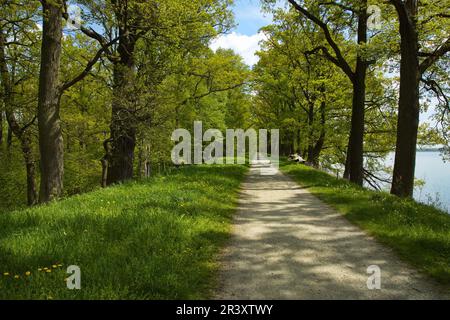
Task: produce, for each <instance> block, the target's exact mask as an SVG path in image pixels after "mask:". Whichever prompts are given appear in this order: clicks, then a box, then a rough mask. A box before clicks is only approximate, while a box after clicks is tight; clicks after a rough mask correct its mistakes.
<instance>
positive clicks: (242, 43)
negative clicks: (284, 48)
mask: <svg viewBox="0 0 450 320" xmlns="http://www.w3.org/2000/svg"><path fill="white" fill-rule="evenodd" d="M233 12H234V15H235V22H236V28H234V29H233V30H232V31H231V33H229V34H226V35H222V36H220V37H219V38H218V39H215V40H214V41H212V43H211V48H212V49H214V50H216V49H217V48H224V49H233V50H234V51H235V52H236V53H238V54H240V55H241V56H242V57H243V59H244V62H245V63H247V64H248V65H249V66H252V65H254V64H256V63H257V62H258V57H257V56H256V55H255V52H256V51H257V50H259V42H260V41H261V40H263V39H264V35H263V34H262V33H259V32H258V30H259V29H260V28H261V27H263V26H265V25H268V24H270V23H271V22H272V17H271V16H270V15H268V14H267V13H264V12H262V10H261V4H260V0H235V3H234V6H233Z"/></svg>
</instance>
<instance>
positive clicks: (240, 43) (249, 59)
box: [210, 32, 266, 66]
mask: <svg viewBox="0 0 450 320" xmlns="http://www.w3.org/2000/svg"><path fill="white" fill-rule="evenodd" d="M265 38H266V36H265V35H264V33H262V32H259V33H256V34H254V35H251V36H247V35H244V34H240V33H236V32H232V33H230V34H226V35H222V36H220V37H218V38H217V39H214V40H213V41H212V42H211V44H210V47H211V49H212V50H214V51H216V50H217V49H219V48H222V49H232V50H233V51H234V52H236V53H237V54H239V55H241V56H242V58H243V59H244V62H245V63H246V64H248V65H249V66H253V65H255V64H256V63H257V62H258V60H259V58H258V56H256V55H255V53H256V51H258V50H259V49H260V45H259V42H260V41H261V40H264V39H265Z"/></svg>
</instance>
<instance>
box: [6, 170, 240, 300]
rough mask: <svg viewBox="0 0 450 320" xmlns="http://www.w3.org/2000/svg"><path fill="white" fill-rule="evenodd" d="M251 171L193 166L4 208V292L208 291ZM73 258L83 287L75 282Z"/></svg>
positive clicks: (117, 295) (64, 295) (13, 295)
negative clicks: (71, 285)
mask: <svg viewBox="0 0 450 320" xmlns="http://www.w3.org/2000/svg"><path fill="white" fill-rule="evenodd" d="M245 171H246V168H245V166H238V165H232V166H190V167H184V168H181V169H179V170H175V172H173V173H172V174H170V175H167V176H157V177H154V178H151V179H149V180H146V181H142V182H130V183H126V184H123V185H119V186H115V187H111V188H108V189H104V190H98V191H94V192H92V193H88V194H84V195H79V196H74V197H71V198H68V199H65V200H62V201H60V202H55V203H51V204H48V205H44V206H40V207H36V208H31V209H25V210H19V211H15V212H11V213H3V214H1V215H0V272H1V274H0V299H203V298H207V297H208V296H209V295H210V293H211V290H212V288H213V287H214V285H215V283H214V281H215V280H214V279H215V278H216V277H215V272H216V271H217V267H218V264H217V258H218V253H219V251H220V248H221V247H222V246H223V245H224V243H225V241H226V239H227V238H228V236H229V231H230V225H231V217H232V215H233V213H234V210H235V206H236V198H237V191H238V188H239V185H240V182H241V180H242V178H243V176H244V173H245ZM59 264H61V265H62V266H58V265H59ZM53 265H55V266H56V268H53V267H52V266H53ZM68 265H77V266H79V267H80V268H81V286H82V288H81V290H69V289H67V288H66V282H65V280H64V279H65V278H66V277H67V274H66V267H67V266H68ZM44 267H47V268H49V269H51V270H52V271H51V272H49V273H47V272H43V271H38V268H44ZM27 271H30V272H31V275H30V276H26V275H25V273H26V272H27ZM5 272H8V273H9V275H8V276H5V275H4V274H3V273H5ZM14 275H18V276H19V279H15V278H14Z"/></svg>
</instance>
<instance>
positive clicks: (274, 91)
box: [256, 0, 450, 197]
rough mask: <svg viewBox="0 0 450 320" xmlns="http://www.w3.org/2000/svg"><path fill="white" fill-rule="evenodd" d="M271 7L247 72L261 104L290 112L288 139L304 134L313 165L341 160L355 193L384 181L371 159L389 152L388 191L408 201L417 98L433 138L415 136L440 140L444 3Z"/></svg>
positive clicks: (361, 0) (445, 84)
mask: <svg viewBox="0 0 450 320" xmlns="http://www.w3.org/2000/svg"><path fill="white" fill-rule="evenodd" d="M273 2H274V1H265V3H266V4H268V9H269V10H271V11H273V12H274V13H275V16H276V23H275V24H274V25H273V26H270V27H268V28H266V30H265V31H266V33H267V34H268V35H269V39H268V40H267V41H266V43H265V47H264V48H263V49H264V50H263V52H261V57H262V59H261V61H260V63H259V64H258V66H257V68H256V70H257V73H258V74H259V82H260V87H259V90H258V96H259V100H260V105H263V106H264V105H268V106H272V107H274V108H275V109H277V110H276V112H279V111H282V112H288V113H292V115H293V117H289V118H288V119H290V120H293V121H291V123H292V127H293V128H295V129H296V130H297V136H292V130H291V132H289V130H288V131H287V134H288V135H289V136H290V141H291V142H293V141H295V140H298V141H300V143H302V142H301V141H302V138H301V137H300V136H303V144H304V143H305V141H307V143H306V147H305V146H301V147H303V149H302V148H300V150H303V153H304V154H305V155H307V158H308V161H310V162H311V163H312V164H317V162H318V160H317V158H318V153H320V152H321V151H323V149H330V148H331V149H332V150H334V151H332V152H329V151H330V150H328V152H327V151H325V156H326V157H328V156H329V155H328V156H327V154H330V153H331V154H334V158H335V159H333V161H335V160H339V159H336V158H339V156H341V157H342V155H345V156H344V158H345V159H344V160H343V159H342V158H341V159H340V161H339V162H340V163H343V164H345V173H344V176H345V177H347V178H348V179H349V180H350V181H352V182H354V183H357V184H360V185H362V184H363V182H364V180H365V181H366V182H368V183H370V184H371V185H376V184H377V181H378V182H386V179H385V178H383V177H379V176H377V175H376V174H375V172H374V171H373V169H374V168H376V167H378V166H377V165H376V162H374V161H373V159H377V158H381V157H383V156H385V155H386V153H387V152H388V151H390V150H393V149H394V148H393V147H395V150H396V157H395V166H394V172H393V180H392V190H391V191H392V193H393V194H396V195H398V196H401V197H411V196H412V193H413V188H414V170H415V157H416V145H417V142H418V134H419V132H420V130H419V115H420V102H421V98H424V99H423V100H422V102H423V105H425V103H426V101H425V98H427V97H431V96H432V95H434V98H433V102H434V103H435V104H437V107H436V116H437V117H438V119H439V122H440V124H441V125H442V126H441V130H440V131H439V132H438V133H437V132H436V130H435V129H434V130H430V128H429V127H427V126H426V125H424V126H423V129H424V130H423V131H422V132H421V133H422V135H421V136H422V137H425V138H428V139H429V140H433V141H432V142H436V141H439V142H443V141H445V139H446V137H447V135H446V134H447V133H448V119H449V104H448V100H447V98H446V97H447V96H448V90H449V78H448V67H449V65H448V63H449V56H448V52H449V51H450V38H449V35H450V23H449V20H448V18H449V14H448V8H449V5H450V3H449V2H448V1H445V0H444V1H438V0H437V1H417V0H405V1H401V0H398V1H397V0H391V1H368V0H358V1H345V0H343V1H308V0H304V1H300V0H288V2H289V6H290V10H288V11H287V12H286V11H284V10H281V9H274V8H273V7H272V6H271V5H272V4H273ZM373 5H377V7H373ZM374 8H375V9H376V8H378V9H379V10H374ZM378 12H381V14H382V15H381V19H380V20H379V21H377V20H378V18H379V17H378V16H377V15H376V14H375V15H372V14H373V13H377V14H378ZM371 26H372V28H370V27H371ZM397 74H399V78H397V77H396V75H397ZM267 77H269V81H267ZM421 85H422V86H421ZM397 87H398V88H397ZM336 93H338V94H336ZM349 105H351V109H350V108H348V107H347V106H349ZM280 106H281V108H279V107H280ZM277 119H281V118H280V117H277ZM284 119H285V120H284V121H286V117H285V118H284ZM345 119H350V125H349V128H348V125H347V124H346V121H345ZM336 120H337V121H336ZM299 129H300V130H299ZM425 129H428V130H425ZM327 131H328V134H327ZM325 136H326V137H327V139H326V142H324V141H325V138H324V137H325ZM305 137H306V139H305ZM346 138H347V139H348V140H347V141H346V143H344V141H345V139H346ZM288 140H289V139H288ZM429 142H430V141H429ZM365 159H367V160H366V162H367V164H365Z"/></svg>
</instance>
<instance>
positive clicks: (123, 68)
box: [107, 29, 136, 185]
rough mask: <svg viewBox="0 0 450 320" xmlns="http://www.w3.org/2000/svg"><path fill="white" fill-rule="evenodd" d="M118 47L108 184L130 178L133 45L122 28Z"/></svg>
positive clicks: (133, 130)
mask: <svg viewBox="0 0 450 320" xmlns="http://www.w3.org/2000/svg"><path fill="white" fill-rule="evenodd" d="M119 33H120V34H121V35H122V37H121V41H120V44H119V47H118V53H119V56H120V61H119V62H117V63H116V64H115V65H114V91H113V103H112V117H111V127H110V129H111V146H112V149H111V161H110V163H109V168H108V179H107V182H108V185H110V184H113V183H117V182H122V181H126V180H129V179H132V178H133V163H134V150H135V146H136V121H135V119H134V111H133V108H134V98H133V97H134V92H133V89H134V86H133V85H134V57H133V55H134V45H135V42H134V40H133V39H132V37H131V36H129V35H127V34H128V32H127V31H126V30H124V29H121V30H119Z"/></svg>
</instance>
